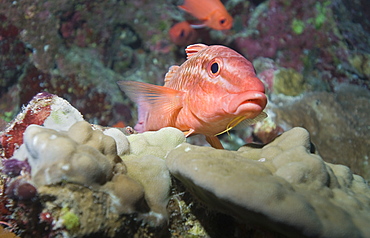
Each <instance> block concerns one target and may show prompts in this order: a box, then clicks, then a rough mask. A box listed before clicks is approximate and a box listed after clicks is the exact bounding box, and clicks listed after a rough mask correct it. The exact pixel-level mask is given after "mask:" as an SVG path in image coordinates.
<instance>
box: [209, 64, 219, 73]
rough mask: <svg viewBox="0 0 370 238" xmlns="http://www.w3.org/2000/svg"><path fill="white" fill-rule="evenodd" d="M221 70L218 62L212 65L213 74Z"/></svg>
mask: <svg viewBox="0 0 370 238" xmlns="http://www.w3.org/2000/svg"><path fill="white" fill-rule="evenodd" d="M219 69H220V67H219V66H218V63H217V62H214V63H213V64H212V65H211V72H212V74H216V73H217V72H218V70H219Z"/></svg>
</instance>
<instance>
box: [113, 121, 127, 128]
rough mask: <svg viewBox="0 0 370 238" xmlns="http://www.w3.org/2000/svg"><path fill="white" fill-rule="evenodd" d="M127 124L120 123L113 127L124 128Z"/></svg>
mask: <svg viewBox="0 0 370 238" xmlns="http://www.w3.org/2000/svg"><path fill="white" fill-rule="evenodd" d="M125 126H126V124H125V123H124V122H123V121H119V122H117V123H116V124H114V125H113V126H112V127H118V128H124V127H125Z"/></svg>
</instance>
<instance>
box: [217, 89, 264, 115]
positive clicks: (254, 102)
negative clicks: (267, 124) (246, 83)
mask: <svg viewBox="0 0 370 238" xmlns="http://www.w3.org/2000/svg"><path fill="white" fill-rule="evenodd" d="M227 101H228V103H226V105H225V108H224V110H225V111H226V112H227V113H229V114H232V115H238V116H242V115H245V116H246V117H248V118H249V117H252V116H254V115H255V116H257V115H258V114H259V113H260V112H261V111H262V110H263V109H264V108H265V107H266V104H267V97H266V95H265V94H264V93H263V92H260V91H248V92H245V93H241V94H231V95H230V96H229V100H227Z"/></svg>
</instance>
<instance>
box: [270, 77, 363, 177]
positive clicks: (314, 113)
mask: <svg viewBox="0 0 370 238" xmlns="http://www.w3.org/2000/svg"><path fill="white" fill-rule="evenodd" d="M270 106H271V109H272V111H273V112H274V113H275V114H276V116H275V119H274V121H275V123H276V124H277V125H282V126H283V128H284V129H285V130H287V129H290V128H292V127H295V126H301V127H304V128H306V129H307V130H308V131H309V132H310V134H311V138H312V142H313V143H314V144H315V145H316V147H317V148H318V151H320V155H321V156H322V157H323V158H325V161H327V162H330V163H335V164H344V165H347V166H349V167H350V168H351V169H352V170H353V171H354V172H355V173H357V174H360V175H361V176H363V177H364V178H365V179H366V180H369V179H370V174H369V171H370V167H369V162H368V160H369V158H368V155H369V154H370V148H369V146H368V145H369V143H370V139H369V136H368V135H369V133H370V128H369V127H368V118H369V117H370V115H369V108H370V92H369V91H368V90H367V89H364V88H361V87H359V86H355V85H345V84H341V85H340V86H338V87H337V88H336V92H335V93H329V92H312V93H309V94H306V95H304V96H303V97H295V98H285V99H284V98H276V100H275V101H274V104H271V105H270Z"/></svg>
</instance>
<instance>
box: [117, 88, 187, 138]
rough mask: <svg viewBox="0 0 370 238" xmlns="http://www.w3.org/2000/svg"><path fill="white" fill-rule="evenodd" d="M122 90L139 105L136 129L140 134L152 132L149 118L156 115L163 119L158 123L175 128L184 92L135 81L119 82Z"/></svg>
mask: <svg viewBox="0 0 370 238" xmlns="http://www.w3.org/2000/svg"><path fill="white" fill-rule="evenodd" d="M118 85H119V87H120V89H121V90H122V91H123V92H124V93H125V94H126V95H127V96H128V97H129V98H130V99H131V100H132V101H134V102H135V103H137V104H138V124H137V125H136V127H137V128H136V127H135V129H137V130H138V132H143V131H146V130H150V128H148V118H149V117H150V115H151V114H152V113H153V114H154V113H155V114H156V115H160V116H159V117H157V118H162V120H161V121H160V122H152V121H150V122H149V123H151V124H153V123H158V124H161V125H164V126H173V124H174V121H175V120H176V116H177V114H178V112H179V110H180V109H181V108H182V97H183V92H181V91H178V90H175V89H172V88H168V87H163V86H158V85H153V84H148V83H143V82H135V81H119V82H118Z"/></svg>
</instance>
